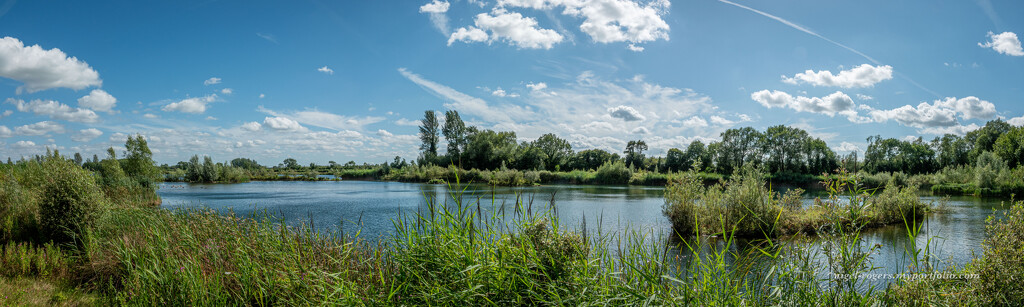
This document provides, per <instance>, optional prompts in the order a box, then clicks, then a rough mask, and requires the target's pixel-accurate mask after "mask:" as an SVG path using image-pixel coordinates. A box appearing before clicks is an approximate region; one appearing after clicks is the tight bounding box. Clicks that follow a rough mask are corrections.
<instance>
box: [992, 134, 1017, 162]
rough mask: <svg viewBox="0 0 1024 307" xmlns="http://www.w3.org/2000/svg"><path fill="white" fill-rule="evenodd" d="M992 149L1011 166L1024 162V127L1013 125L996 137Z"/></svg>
mask: <svg viewBox="0 0 1024 307" xmlns="http://www.w3.org/2000/svg"><path fill="white" fill-rule="evenodd" d="M992 151H993V152H994V153H995V154H996V155H999V157H1000V158H1002V159H1003V160H1004V161H1006V163H1007V164H1009V165H1010V167H1017V166H1018V165H1021V164H1024V127H1013V128H1010V131H1009V132H1007V133H1004V134H1003V135H1001V136H999V138H998V139H996V143H995V145H993V146H992Z"/></svg>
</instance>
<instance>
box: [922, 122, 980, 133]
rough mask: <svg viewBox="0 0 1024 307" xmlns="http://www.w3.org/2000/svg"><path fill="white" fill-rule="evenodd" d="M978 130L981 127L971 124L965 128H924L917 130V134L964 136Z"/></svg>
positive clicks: (961, 126) (955, 126)
mask: <svg viewBox="0 0 1024 307" xmlns="http://www.w3.org/2000/svg"><path fill="white" fill-rule="evenodd" d="M978 129H981V126H978V124H974V123H972V124H970V125H966V126H965V125H953V126H949V127H925V128H922V129H918V130H917V132H919V133H922V134H934V135H944V134H956V135H965V134H967V133H968V132H971V131H974V130H978Z"/></svg>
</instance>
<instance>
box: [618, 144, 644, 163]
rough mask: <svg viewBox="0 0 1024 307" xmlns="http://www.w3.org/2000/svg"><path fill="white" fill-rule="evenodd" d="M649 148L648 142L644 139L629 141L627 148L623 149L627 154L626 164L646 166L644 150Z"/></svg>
mask: <svg viewBox="0 0 1024 307" xmlns="http://www.w3.org/2000/svg"><path fill="white" fill-rule="evenodd" d="M645 150H647V142H644V141H643V140H636V141H629V143H627V144H626V150H624V151H622V153H623V154H625V155H626V161H625V162H626V165H627V166H633V167H636V168H638V169H642V168H644V151H645Z"/></svg>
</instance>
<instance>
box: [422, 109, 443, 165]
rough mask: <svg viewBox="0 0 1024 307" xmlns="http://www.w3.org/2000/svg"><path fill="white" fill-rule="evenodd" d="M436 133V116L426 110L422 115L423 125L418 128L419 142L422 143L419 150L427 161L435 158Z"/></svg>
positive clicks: (431, 111) (432, 111)
mask: <svg viewBox="0 0 1024 307" xmlns="http://www.w3.org/2000/svg"><path fill="white" fill-rule="evenodd" d="M437 132H438V131H437V115H436V114H435V113H434V110H427V111H426V112H424V113H423V125H421V126H420V140H421V141H423V144H422V145H420V150H422V151H423V157H424V158H425V159H426V160H427V161H434V159H435V158H436V157H437V142H438V139H439V137H438V133H437Z"/></svg>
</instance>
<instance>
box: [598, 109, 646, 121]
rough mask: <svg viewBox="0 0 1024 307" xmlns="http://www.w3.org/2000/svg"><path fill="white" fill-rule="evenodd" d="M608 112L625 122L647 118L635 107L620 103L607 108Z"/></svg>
mask: <svg viewBox="0 0 1024 307" xmlns="http://www.w3.org/2000/svg"><path fill="white" fill-rule="evenodd" d="M608 114H609V115H611V116H612V117H614V118H619V119H622V120H624V121H627V122H631V121H642V120H645V119H647V118H646V117H644V116H643V115H641V114H640V112H637V111H636V109H633V108H632V107H629V106H622V105H620V106H617V107H614V108H608Z"/></svg>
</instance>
